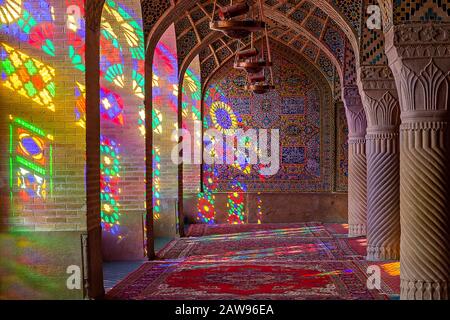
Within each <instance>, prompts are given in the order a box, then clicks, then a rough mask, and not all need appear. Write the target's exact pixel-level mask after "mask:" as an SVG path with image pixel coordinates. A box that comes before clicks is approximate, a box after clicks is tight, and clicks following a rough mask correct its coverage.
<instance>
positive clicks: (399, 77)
mask: <svg viewBox="0 0 450 320" xmlns="http://www.w3.org/2000/svg"><path fill="white" fill-rule="evenodd" d="M386 40H387V41H386V43H387V46H386V47H387V55H388V58H389V63H390V66H391V68H392V70H393V72H394V77H395V81H396V85H397V88H398V91H399V97H400V105H401V119H402V124H401V127H400V163H401V165H400V223H401V229H402V232H401V247H400V254H401V255H400V263H401V270H400V272H401V275H400V277H401V298H402V299H410V300H423V299H427V300H432V299H433V300H443V299H445V300H447V299H448V297H449V280H450V219H449V197H450V194H449V188H450V185H449V165H450V156H449V155H450V148H449V140H450V130H449V128H448V120H449V104H450V101H449V88H450V73H449V70H450V25H449V24H436V25H430V24H427V25H421V24H408V25H398V26H394V27H392V29H391V30H389V31H388V32H387V33H386Z"/></svg>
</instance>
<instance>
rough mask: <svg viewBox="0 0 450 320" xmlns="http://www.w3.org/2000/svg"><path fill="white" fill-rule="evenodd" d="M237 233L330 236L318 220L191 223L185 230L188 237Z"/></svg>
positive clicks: (248, 234) (249, 234) (241, 234)
mask: <svg viewBox="0 0 450 320" xmlns="http://www.w3.org/2000/svg"><path fill="white" fill-rule="evenodd" d="M230 234H239V235H240V236H243V235H245V234H247V236H252V235H255V234H263V235H264V234H269V235H272V234H274V235H288V236H301V237H331V236H332V235H331V234H330V232H328V231H327V230H326V229H325V227H324V225H323V224H321V223H319V222H308V223H266V224H253V223H250V224H215V225H210V224H192V225H190V226H189V230H188V232H187V236H188V237H202V236H213V235H214V236H221V235H230Z"/></svg>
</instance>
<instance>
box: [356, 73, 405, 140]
mask: <svg viewBox="0 0 450 320" xmlns="http://www.w3.org/2000/svg"><path fill="white" fill-rule="evenodd" d="M359 88H360V92H361V97H362V101H363V105H364V110H365V113H366V117H367V133H380V132H396V131H398V126H399V124H400V107H399V103H398V95H397V89H396V87H395V80H394V76H393V74H392V72H391V69H390V68H389V67H388V66H387V65H378V66H362V67H360V70H359Z"/></svg>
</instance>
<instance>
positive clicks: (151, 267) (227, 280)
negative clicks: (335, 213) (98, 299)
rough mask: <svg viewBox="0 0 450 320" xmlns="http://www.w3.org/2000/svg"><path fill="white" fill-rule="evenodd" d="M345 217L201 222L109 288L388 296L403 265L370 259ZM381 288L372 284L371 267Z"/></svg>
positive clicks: (178, 294)
mask: <svg viewBox="0 0 450 320" xmlns="http://www.w3.org/2000/svg"><path fill="white" fill-rule="evenodd" d="M345 232H346V231H345V226H343V225H338V224H333V225H331V224H325V225H324V224H320V223H302V224H262V225H257V224H247V225H213V226H211V225H193V226H190V229H189V233H188V234H189V235H190V237H187V238H181V239H176V240H174V241H172V242H170V243H169V244H168V245H167V246H166V247H165V248H163V249H162V250H160V251H159V252H158V254H157V258H158V259H159V261H152V262H148V263H145V264H144V265H143V266H142V267H141V268H139V269H138V270H136V271H134V272H133V273H131V274H130V275H129V276H128V277H127V278H125V279H124V280H123V281H121V282H120V283H119V284H118V285H116V286H115V287H114V288H113V289H111V291H109V292H108V293H107V298H108V299H142V300H146V299H151V300H165V299H172V300H182V299H186V300H190V299H213V300H216V299H217V300H219V299H280V300H305V299H317V300H321V299H349V300H352V299H362V300H372V299H388V298H389V296H391V295H398V294H399V292H400V279H399V271H398V269H399V265H398V262H392V263H370V262H367V261H365V255H366V239H365V238H364V237H358V238H347V237H345V234H346V233H345ZM371 265H376V266H378V267H379V268H380V271H381V288H380V289H379V290H377V289H374V290H369V289H368V288H367V278H368V274H367V270H368V267H369V266H371Z"/></svg>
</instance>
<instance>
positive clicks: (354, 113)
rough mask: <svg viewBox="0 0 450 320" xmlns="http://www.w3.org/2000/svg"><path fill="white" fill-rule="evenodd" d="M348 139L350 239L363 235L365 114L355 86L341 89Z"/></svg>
mask: <svg viewBox="0 0 450 320" xmlns="http://www.w3.org/2000/svg"><path fill="white" fill-rule="evenodd" d="M343 100H344V104H345V112H346V115H347V122H348V129H349V138H348V144H349V147H348V224H349V231H348V235H349V236H350V237H357V236H363V235H365V234H366V212H367V192H366V178H367V175H366V140H365V134H366V126H367V123H366V115H365V113H364V108H363V106H362V102H361V97H360V95H359V92H358V87H357V86H347V87H344V90H343Z"/></svg>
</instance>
